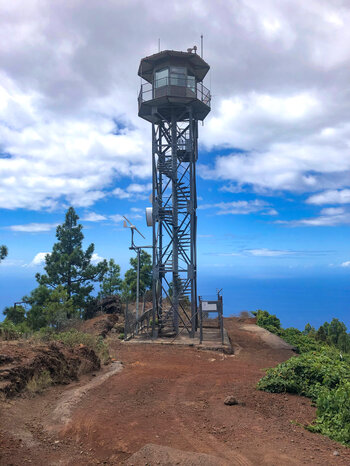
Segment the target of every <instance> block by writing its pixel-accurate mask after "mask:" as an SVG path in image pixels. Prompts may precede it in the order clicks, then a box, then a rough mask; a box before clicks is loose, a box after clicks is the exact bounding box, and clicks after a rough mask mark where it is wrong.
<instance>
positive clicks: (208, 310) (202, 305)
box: [199, 293, 224, 345]
mask: <svg viewBox="0 0 350 466" xmlns="http://www.w3.org/2000/svg"><path fill="white" fill-rule="evenodd" d="M211 314H215V315H217V321H216V318H212V317H211ZM213 326H214V327H217V328H218V329H219V331H220V338H221V344H222V345H223V344H224V319H223V302H222V295H220V293H218V295H217V299H215V300H214V299H211V300H208V299H203V297H202V296H199V341H200V343H202V342H203V328H204V327H213Z"/></svg>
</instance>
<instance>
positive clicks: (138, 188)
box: [112, 183, 152, 201]
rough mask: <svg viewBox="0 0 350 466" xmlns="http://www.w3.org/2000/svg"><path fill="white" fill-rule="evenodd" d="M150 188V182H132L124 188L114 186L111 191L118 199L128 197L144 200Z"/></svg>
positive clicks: (131, 199)
mask: <svg viewBox="0 0 350 466" xmlns="http://www.w3.org/2000/svg"><path fill="white" fill-rule="evenodd" d="M151 190H152V183H147V184H138V183H132V184H130V185H129V186H128V187H127V188H126V189H122V188H115V189H114V190H113V191H112V194H114V195H115V196H116V197H118V198H119V199H129V200H130V201H138V200H146V199H148V198H149V195H150V193H151Z"/></svg>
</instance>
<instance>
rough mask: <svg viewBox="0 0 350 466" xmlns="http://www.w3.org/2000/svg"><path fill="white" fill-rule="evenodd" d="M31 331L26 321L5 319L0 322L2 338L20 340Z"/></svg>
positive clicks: (0, 335) (0, 336)
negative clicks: (14, 321) (18, 321)
mask: <svg viewBox="0 0 350 466" xmlns="http://www.w3.org/2000/svg"><path fill="white" fill-rule="evenodd" d="M30 333H31V330H30V328H29V327H28V325H27V323H26V322H21V323H19V324H14V323H13V322H12V321H11V320H7V319H5V320H4V322H0V338H1V339H2V340H18V339H19V338H22V337H24V336H27V335H29V334H30Z"/></svg>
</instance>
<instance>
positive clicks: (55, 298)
mask: <svg viewBox="0 0 350 466" xmlns="http://www.w3.org/2000/svg"><path fill="white" fill-rule="evenodd" d="M42 313H43V315H44V316H45V319H46V323H47V325H49V326H50V327H53V328H54V329H56V330H59V329H60V328H61V327H62V325H63V324H64V323H65V322H66V321H67V318H68V316H70V317H72V316H73V315H74V314H75V311H74V306H73V300H72V299H71V298H69V297H68V293H67V291H66V290H65V289H64V288H63V287H62V286H61V285H59V286H58V287H57V288H56V289H55V290H52V291H50V296H49V297H48V299H47V300H46V301H45V302H44V303H43V305H42Z"/></svg>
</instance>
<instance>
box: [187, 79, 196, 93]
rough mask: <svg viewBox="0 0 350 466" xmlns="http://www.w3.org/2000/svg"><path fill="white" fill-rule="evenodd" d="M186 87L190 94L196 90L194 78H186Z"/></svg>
mask: <svg viewBox="0 0 350 466" xmlns="http://www.w3.org/2000/svg"><path fill="white" fill-rule="evenodd" d="M187 87H189V88H190V89H191V91H192V92H195V90H196V78H195V77H194V76H191V75H188V76H187Z"/></svg>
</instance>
